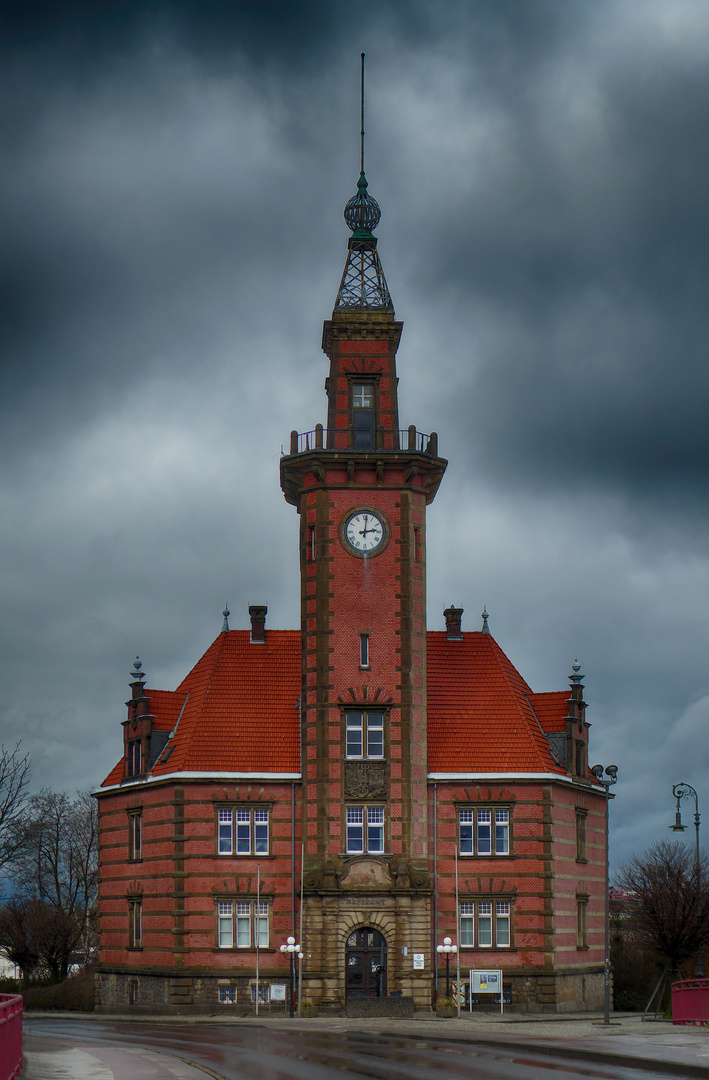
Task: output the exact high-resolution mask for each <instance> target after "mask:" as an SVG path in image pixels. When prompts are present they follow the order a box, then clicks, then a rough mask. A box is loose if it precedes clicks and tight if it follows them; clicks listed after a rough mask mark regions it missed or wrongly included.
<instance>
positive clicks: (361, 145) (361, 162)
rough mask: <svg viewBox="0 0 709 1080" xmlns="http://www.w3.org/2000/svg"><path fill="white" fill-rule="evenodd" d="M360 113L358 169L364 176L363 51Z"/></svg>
mask: <svg viewBox="0 0 709 1080" xmlns="http://www.w3.org/2000/svg"><path fill="white" fill-rule="evenodd" d="M360 114H361V117H362V130H361V131H360V133H359V135H360V138H359V171H360V172H361V174H362V176H364V53H362V75H361V78H360Z"/></svg>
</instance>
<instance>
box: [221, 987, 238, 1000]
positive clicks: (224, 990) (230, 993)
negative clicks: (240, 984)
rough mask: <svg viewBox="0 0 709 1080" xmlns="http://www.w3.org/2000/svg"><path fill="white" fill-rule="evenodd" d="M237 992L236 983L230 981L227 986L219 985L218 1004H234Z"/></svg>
mask: <svg viewBox="0 0 709 1080" xmlns="http://www.w3.org/2000/svg"><path fill="white" fill-rule="evenodd" d="M237 998H238V993H237V989H236V985H235V984H234V983H231V984H230V985H229V986H220V987H219V1004H220V1005H236V1003H237Z"/></svg>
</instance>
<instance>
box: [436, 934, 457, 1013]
mask: <svg viewBox="0 0 709 1080" xmlns="http://www.w3.org/2000/svg"><path fill="white" fill-rule="evenodd" d="M436 952H437V953H438V954H439V955H440V954H441V953H443V954H444V956H445V958H446V997H447V998H448V997H450V996H451V975H450V963H451V953H454V954H455V953H457V952H458V946H457V945H451V939H450V938H449V937H444V938H443V944H442V945H437V946H436Z"/></svg>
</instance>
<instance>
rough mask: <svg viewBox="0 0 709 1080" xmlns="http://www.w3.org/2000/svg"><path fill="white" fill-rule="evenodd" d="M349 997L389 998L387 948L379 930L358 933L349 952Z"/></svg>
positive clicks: (346, 965)
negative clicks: (387, 995) (354, 995)
mask: <svg viewBox="0 0 709 1080" xmlns="http://www.w3.org/2000/svg"><path fill="white" fill-rule="evenodd" d="M345 994H346V996H347V997H350V996H351V995H352V994H360V995H364V996H365V997H386V994H387V946H386V941H385V940H384V938H383V937H382V935H381V934H380V933H379V931H378V930H373V929H372V928H371V927H369V926H368V927H365V928H364V929H363V930H354V931H353V932H352V933H351V934H350V936H349V937H348V939H347V946H346V949H345Z"/></svg>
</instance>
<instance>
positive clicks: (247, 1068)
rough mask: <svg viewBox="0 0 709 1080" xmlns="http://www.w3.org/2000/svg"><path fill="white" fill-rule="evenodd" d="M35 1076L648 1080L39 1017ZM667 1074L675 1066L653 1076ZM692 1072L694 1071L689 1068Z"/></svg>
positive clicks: (511, 1056)
mask: <svg viewBox="0 0 709 1080" xmlns="http://www.w3.org/2000/svg"><path fill="white" fill-rule="evenodd" d="M25 1046H26V1050H27V1052H28V1053H27V1059H28V1071H27V1074H26V1075H27V1080H54V1078H55V1077H67V1078H70V1080H111V1078H114V1077H115V1078H116V1080H168V1078H173V1077H180V1078H182V1077H184V1078H185V1080H187V1078H189V1080H193V1078H196V1077H199V1076H200V1073H201V1070H202V1069H204V1070H206V1075H207V1076H212V1077H218V1078H223V1080H332V1078H335V1077H339V1078H342V1080H347V1078H351V1080H581V1078H595V1080H640V1078H641V1077H643V1078H644V1080H647V1077H648V1073H647V1072H644V1071H643V1070H642V1069H641V1068H629V1067H625V1066H624V1065H619V1064H617V1063H616V1064H612V1065H611V1064H607V1065H606V1064H602V1063H600V1062H589V1061H582V1060H573V1059H562V1058H559V1057H558V1056H554V1055H553V1054H550V1053H545V1052H544V1051H543V1050H540V1049H538V1048H531V1047H529V1046H526V1045H524V1043H520V1046H519V1047H518V1048H514V1049H510V1048H502V1047H499V1046H493V1045H490V1044H487V1043H486V1042H485V1041H483V1040H481V1041H474V1042H465V1043H462V1042H451V1041H450V1040H448V1039H446V1040H437V1039H435V1038H430V1037H426V1038H415V1037H411V1036H400V1037H399V1036H391V1035H385V1034H377V1033H367V1032H366V1031H364V1030H353V1029H351V1028H350V1029H347V1030H345V1029H343V1030H338V1031H326V1032H323V1031H307V1030H302V1029H301V1030H297V1029H295V1028H293V1029H289V1028H274V1027H259V1026H257V1025H255V1024H254V1025H247V1024H239V1025H235V1026H234V1027H230V1026H227V1025H217V1024H214V1025H210V1024H199V1025H188V1024H182V1025H181V1024H179V1023H175V1024H167V1023H145V1024H143V1023H137V1022H130V1023H126V1022H123V1021H119V1020H117V1021H109V1020H106V1021H93V1020H92V1021H82V1020H71V1019H64V1018H61V1019H49V1018H44V1017H42V1018H30V1019H26V1020H25ZM651 1075H653V1076H654V1077H655V1078H656V1080H662V1078H663V1077H668V1076H669V1075H673V1076H675V1077H676V1076H677V1075H678V1073H677V1071H676V1070H672V1073H664V1072H659V1071H657V1065H656V1066H655V1069H654V1070H653V1072H652V1074H651ZM686 1075H691V1073H690V1072H688V1073H687V1074H686Z"/></svg>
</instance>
